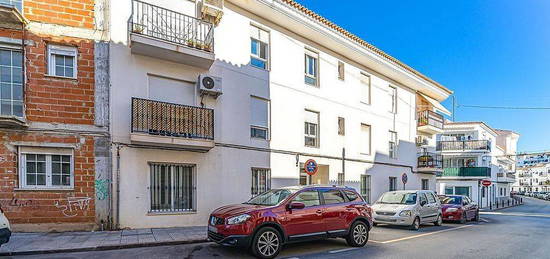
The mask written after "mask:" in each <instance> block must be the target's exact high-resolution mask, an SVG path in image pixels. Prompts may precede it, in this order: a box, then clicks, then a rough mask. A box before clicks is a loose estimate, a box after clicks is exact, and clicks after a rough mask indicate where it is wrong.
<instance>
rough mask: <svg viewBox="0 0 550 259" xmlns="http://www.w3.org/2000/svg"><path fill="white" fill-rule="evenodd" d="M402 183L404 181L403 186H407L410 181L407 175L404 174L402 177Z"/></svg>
mask: <svg viewBox="0 0 550 259" xmlns="http://www.w3.org/2000/svg"><path fill="white" fill-rule="evenodd" d="M401 181H403V184H407V181H409V177H408V176H407V174H406V173H403V174H402V175H401Z"/></svg>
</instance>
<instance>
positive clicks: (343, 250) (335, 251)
mask: <svg viewBox="0 0 550 259" xmlns="http://www.w3.org/2000/svg"><path fill="white" fill-rule="evenodd" d="M355 249H357V248H356V247H352V248H344V249H339V250H332V251H329V252H328V253H329V254H335V253H341V252H346V251H351V250H355Z"/></svg>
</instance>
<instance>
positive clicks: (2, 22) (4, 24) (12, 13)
mask: <svg viewBox="0 0 550 259" xmlns="http://www.w3.org/2000/svg"><path fill="white" fill-rule="evenodd" d="M27 23H28V21H27V19H25V17H23V15H22V14H21V13H20V12H19V11H18V10H17V9H16V8H15V7H14V6H11V5H6V4H0V27H1V28H8V29H19V28H20V27H21V25H26V24H27Z"/></svg>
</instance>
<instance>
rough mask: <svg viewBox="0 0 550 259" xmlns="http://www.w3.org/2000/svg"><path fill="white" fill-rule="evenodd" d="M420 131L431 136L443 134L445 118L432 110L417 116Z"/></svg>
mask: <svg viewBox="0 0 550 259" xmlns="http://www.w3.org/2000/svg"><path fill="white" fill-rule="evenodd" d="M417 116H418V122H417V127H418V131H420V132H424V133H427V134H430V135H433V134H438V133H442V132H443V124H444V121H445V120H444V118H443V116H442V115H440V114H438V113H435V112H433V111H430V110H425V111H421V112H419V113H418V114H417Z"/></svg>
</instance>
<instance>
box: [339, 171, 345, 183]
mask: <svg viewBox="0 0 550 259" xmlns="http://www.w3.org/2000/svg"><path fill="white" fill-rule="evenodd" d="M344 184H346V175H345V174H344V173H338V185H344Z"/></svg>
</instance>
